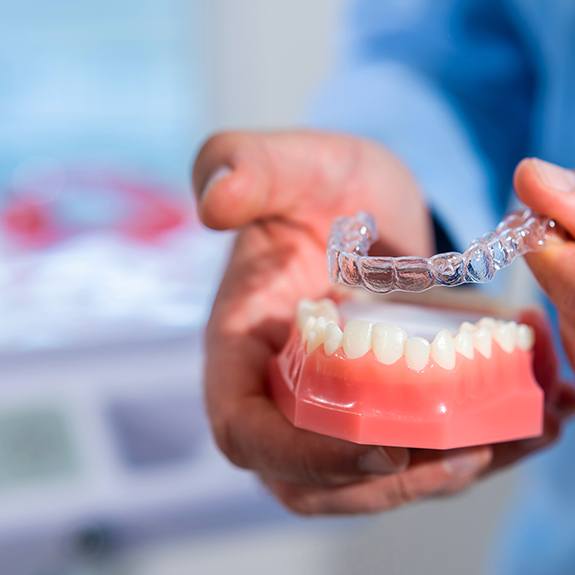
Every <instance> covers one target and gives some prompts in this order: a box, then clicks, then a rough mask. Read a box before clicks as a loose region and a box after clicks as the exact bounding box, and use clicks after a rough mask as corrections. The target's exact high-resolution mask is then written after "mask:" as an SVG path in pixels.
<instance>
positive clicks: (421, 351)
mask: <svg viewBox="0 0 575 575" xmlns="http://www.w3.org/2000/svg"><path fill="white" fill-rule="evenodd" d="M429 348H430V345H429V342H428V341H427V340H426V339H424V338H422V337H410V338H409V339H408V340H407V341H406V342H405V361H406V363H407V367H409V369H413V370H414V371H421V370H422V369H423V368H424V367H425V366H426V365H427V362H428V361H429V351H430V350H429Z"/></svg>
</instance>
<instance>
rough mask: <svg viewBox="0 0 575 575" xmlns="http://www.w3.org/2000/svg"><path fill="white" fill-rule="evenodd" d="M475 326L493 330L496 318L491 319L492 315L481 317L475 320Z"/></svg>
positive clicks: (495, 325)
mask: <svg viewBox="0 0 575 575" xmlns="http://www.w3.org/2000/svg"><path fill="white" fill-rule="evenodd" d="M477 327H484V328H486V329H488V330H493V329H495V328H496V327H497V320H495V319H493V318H492V317H482V318H481V319H480V320H479V321H478V322H477Z"/></svg>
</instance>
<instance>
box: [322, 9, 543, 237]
mask: <svg viewBox="0 0 575 575" xmlns="http://www.w3.org/2000/svg"><path fill="white" fill-rule="evenodd" d="M507 10H508V8H507V3H506V2H505V1H504V0H387V1H385V2H381V1H376V0H360V1H356V2H354V3H353V5H352V6H351V9H350V11H349V13H348V22H347V23H348V28H347V31H346V41H345V46H344V54H343V56H342V58H341V62H340V65H339V67H338V69H337V70H336V72H335V73H334V74H333V76H332V77H331V79H330V80H329V81H328V82H327V84H326V85H325V86H324V88H323V90H322V91H321V93H320V96H319V98H318V99H317V101H316V102H315V105H314V107H313V111H312V125H313V126H314V127H317V128H321V129H331V130H337V131H343V132H346V133H352V134H355V135H358V136H363V137H368V138H372V139H375V140H377V141H379V142H381V143H382V144H384V145H386V146H387V147H388V148H390V149H391V150H393V151H394V152H395V153H397V154H398V155H399V156H400V157H401V158H402V159H403V160H404V162H405V163H406V164H407V165H408V166H409V167H410V168H411V170H412V171H413V173H414V174H415V176H416V177H417V178H418V180H419V182H420V184H421V186H422V189H423V190H424V193H425V194H426V196H427V198H428V201H429V203H430V206H431V208H432V209H433V210H434V211H435V213H436V214H438V215H439V218H440V219H441V221H442V222H443V224H444V226H445V228H446V230H447V232H448V234H449V235H450V237H451V238H452V239H453V241H454V243H455V244H456V245H457V247H458V248H461V247H466V244H467V243H468V242H469V240H471V239H472V238H474V237H477V236H480V235H481V234H483V233H484V232H486V231H488V230H489V229H490V228H491V227H492V226H493V225H494V224H495V223H496V220H497V218H499V217H500V215H501V214H502V212H503V211H504V210H505V209H506V208H507V204H508V202H509V192H510V190H511V178H512V173H513V167H514V165H515V163H516V162H517V161H518V160H519V159H520V158H521V157H522V156H523V155H525V154H527V153H528V152H529V150H528V149H526V147H527V144H526V142H528V141H529V138H528V133H529V129H530V128H529V126H530V114H531V109H532V105H533V98H534V91H535V74H534V69H533V65H532V63H531V61H530V56H529V53H528V51H527V49H526V48H525V46H524V44H523V43H522V40H521V35H520V32H519V31H518V30H516V29H515V28H514V25H513V21H514V20H513V18H511V17H510V14H509V13H508V12H507ZM395 193H401V190H396V191H395Z"/></svg>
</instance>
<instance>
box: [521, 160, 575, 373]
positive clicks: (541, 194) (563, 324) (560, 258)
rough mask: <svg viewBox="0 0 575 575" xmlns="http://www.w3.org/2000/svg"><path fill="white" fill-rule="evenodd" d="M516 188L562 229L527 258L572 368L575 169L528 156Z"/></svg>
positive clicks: (574, 357) (574, 349)
mask: <svg viewBox="0 0 575 575" xmlns="http://www.w3.org/2000/svg"><path fill="white" fill-rule="evenodd" d="M515 188H516V191H517V195H518V196H519V198H520V199H521V200H522V201H523V202H525V204H527V205H528V206H529V207H530V208H532V209H533V210H535V211H537V212H539V213H541V214H544V215H546V216H549V217H551V218H553V219H554V220H555V221H556V222H557V223H558V224H559V225H560V227H561V228H562V231H563V232H564V233H561V234H557V235H555V236H552V237H550V238H549V240H548V241H547V243H546V245H545V249H543V250H541V251H540V252H537V253H532V254H528V255H527V256H526V259H527V263H528V264H529V267H530V268H531V270H532V271H533V273H534V274H535V277H536V278H537V280H538V282H539V284H540V285H541V287H542V288H543V289H544V290H545V292H546V293H547V295H548V296H549V298H550V299H551V301H552V302H553V304H554V305H555V307H556V308H557V313H558V315H559V325H560V330H561V338H562V341H563V345H564V347H565V351H566V353H567V357H568V358H569V361H570V362H571V366H572V367H573V368H574V369H575V171H572V170H566V169H564V168H560V167H559V166H556V165H554V164H550V163H548V162H544V161H542V160H538V159H535V158H530V159H527V160H523V161H522V162H521V163H520V164H519V166H518V167H517V170H516V172H515Z"/></svg>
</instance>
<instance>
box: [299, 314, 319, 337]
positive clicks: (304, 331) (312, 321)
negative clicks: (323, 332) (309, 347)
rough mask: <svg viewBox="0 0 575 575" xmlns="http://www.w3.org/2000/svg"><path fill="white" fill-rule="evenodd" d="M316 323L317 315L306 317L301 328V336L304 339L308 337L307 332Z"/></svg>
mask: <svg viewBox="0 0 575 575" xmlns="http://www.w3.org/2000/svg"><path fill="white" fill-rule="evenodd" d="M316 323H317V317H314V316H309V317H308V318H307V319H306V321H305V324H304V326H303V329H302V330H301V337H302V339H303V340H304V341H305V340H306V339H307V338H308V335H309V333H310V332H311V331H312V330H313V328H314V327H315V324H316Z"/></svg>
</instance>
